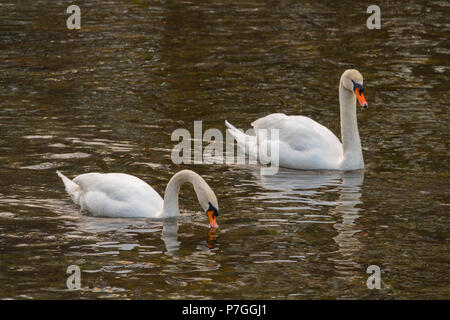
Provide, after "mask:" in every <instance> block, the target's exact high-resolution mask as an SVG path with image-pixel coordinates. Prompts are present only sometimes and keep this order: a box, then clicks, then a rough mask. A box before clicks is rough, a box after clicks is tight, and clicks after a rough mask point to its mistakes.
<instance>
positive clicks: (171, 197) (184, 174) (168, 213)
mask: <svg viewBox="0 0 450 320" xmlns="http://www.w3.org/2000/svg"><path fill="white" fill-rule="evenodd" d="M199 178H200V176H199V175H197V174H196V173H194V172H192V171H190V170H182V171H180V172H178V173H176V174H175V175H174V176H173V177H172V178H171V179H170V181H169V183H168V184H167V187H166V191H165V192H164V205H163V211H162V214H161V217H162V218H168V217H176V216H178V214H179V213H180V209H179V206H178V196H179V193H180V188H181V185H182V184H183V183H185V182H189V183H191V184H192V185H193V186H194V190H195V192H196V194H197V197H198V193H199V191H198V188H197V185H198V179H199ZM200 179H201V178H200Z"/></svg>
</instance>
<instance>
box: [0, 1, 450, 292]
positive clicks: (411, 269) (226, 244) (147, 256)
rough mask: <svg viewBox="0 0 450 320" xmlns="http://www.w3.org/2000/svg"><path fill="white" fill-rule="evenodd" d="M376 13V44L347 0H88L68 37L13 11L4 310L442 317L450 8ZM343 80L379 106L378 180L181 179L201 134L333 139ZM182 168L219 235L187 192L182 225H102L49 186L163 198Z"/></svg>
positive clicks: (372, 156)
mask: <svg viewBox="0 0 450 320" xmlns="http://www.w3.org/2000/svg"><path fill="white" fill-rule="evenodd" d="M379 5H380V7H381V10H382V15H383V19H382V26H381V29H380V30H367V28H366V19H367V14H366V10H365V9H366V8H365V7H364V5H355V2H354V1H347V0H344V1H339V2H338V3H337V2H336V1H319V2H318V1H290V0H287V1H281V2H278V1H266V2H261V1H259V2H258V1H253V0H245V1H221V0H218V1H195V2H193V1H156V2H155V1H150V2H149V1H140V0H136V1H124V0H119V1H115V2H114V6H112V5H110V4H109V3H106V2H105V1H100V0H92V1H84V2H83V5H81V12H82V16H83V17H82V26H81V30H79V31H76V32H75V31H68V30H67V29H66V28H65V21H66V18H67V15H66V14H65V10H64V8H65V7H66V6H67V4H66V3H65V2H64V1H47V0H42V1H29V2H26V1H12V0H4V1H2V3H1V5H0V21H2V28H3V29H2V32H0V48H1V50H0V60H1V62H2V63H1V64H0V73H1V74H2V77H0V98H1V99H0V105H1V106H0V182H1V183H0V298H14V299H31V298H68V299H69V298H70V299H73V298H131V299H142V298H146V299H189V298H193V299H194V298H205V299H206V298H216V299H230V298H234V299H255V298H259V299H286V298H287V299H307V298H349V299H353V298H379V299H385V298H448V297H449V295H448V292H449V290H448V285H447V284H446V281H445V280H446V279H447V278H448V275H447V274H446V270H448V262H447V261H448V241H449V237H448V225H449V216H448V207H449V205H450V204H449V197H448V190H449V187H450V185H449V182H448V172H449V163H448V134H447V132H448V111H447V108H446V106H447V104H448V95H447V94H446V93H447V92H448V91H449V83H450V81H449V79H448V75H449V72H448V71H449V64H448V61H449V59H448V58H449V54H450V52H449V50H448V48H447V47H448V45H447V43H448V34H449V31H450V30H449V26H448V24H445V21H447V20H446V19H447V18H448V14H447V13H446V10H447V8H448V4H447V3H446V2H443V1H425V0H417V1H413V2H404V3H402V2H392V1H391V2H389V3H388V4H387V3H380V4H379ZM43 8H45V10H43ZM347 68H357V69H358V70H360V71H361V73H362V74H363V75H364V82H365V90H366V98H367V100H368V103H369V106H370V107H369V108H368V109H367V110H365V111H364V112H361V111H359V110H358V124H359V130H360V135H361V142H362V146H363V153H364V159H365V164H366V170H365V172H355V173H342V172H299V171H292V170H280V172H279V174H277V175H275V176H260V174H259V169H257V168H251V167H245V166H238V165H222V164H211V163H209V164H203V165H182V166H178V165H175V164H173V163H172V161H171V159H170V153H171V149H172V148H173V146H174V145H175V143H174V142H173V141H171V139H170V136H171V133H172V132H173V130H175V129H177V128H186V129H188V130H189V131H190V132H191V134H192V133H193V121H194V120H203V130H204V131H206V130H207V129H209V128H217V129H220V130H222V132H223V133H225V126H224V120H225V119H227V120H229V121H230V122H231V123H233V124H234V125H236V126H237V127H240V128H248V126H249V123H250V122H251V121H253V120H255V119H257V118H259V117H262V116H265V115H267V114H269V113H273V112H284V113H287V114H292V115H294V114H301V115H305V116H309V117H311V118H312V119H314V120H316V121H318V122H320V123H321V124H323V125H325V126H326V127H328V128H330V130H332V131H333V132H334V133H336V134H337V135H339V110H338V88H337V85H338V81H339V77H340V75H341V73H342V71H343V70H345V69H347ZM184 168H189V169H193V170H195V171H196V172H198V173H199V174H201V175H202V176H203V177H204V178H205V180H207V181H208V183H209V184H210V185H211V187H212V188H213V189H214V191H215V192H216V194H217V196H218V199H219V204H220V208H221V215H220V216H219V218H218V223H219V225H220V228H219V229H218V230H215V231H214V232H213V231H211V230H210V229H209V227H208V219H207V217H206V216H205V214H204V212H200V208H199V206H198V203H197V200H196V197H195V193H194V192H193V191H192V190H191V189H190V188H188V187H186V188H185V189H184V190H183V192H182V194H181V198H180V205H181V208H182V214H181V216H180V217H179V218H178V219H177V220H173V221H158V220H151V219H105V218H95V217H90V216H87V215H85V214H82V213H80V212H79V210H78V208H77V207H76V206H75V205H73V203H72V202H71V200H70V198H69V197H68V196H67V194H66V192H65V191H64V187H63V185H62V184H61V181H60V180H59V178H58V177H57V176H56V174H55V170H56V169H58V170H61V171H62V172H64V174H66V175H67V176H69V177H74V176H76V175H78V174H81V173H86V172H125V173H130V174H133V175H136V176H138V177H140V178H142V179H143V180H145V181H147V182H148V183H149V184H150V185H152V186H154V188H155V189H156V191H158V193H160V194H162V193H163V192H164V188H165V186H166V185H167V182H168V180H169V179H170V177H171V176H172V175H173V174H174V173H175V172H177V171H179V170H180V169H184ZM363 179H364V181H363ZM72 264H76V265H79V266H80V268H81V270H82V279H83V280H82V290H81V291H79V292H70V291H68V290H67V289H66V286H65V284H66V279H67V278H66V277H67V274H66V269H67V267H68V266H69V265H72ZM372 264H376V265H379V266H380V268H381V270H382V282H383V287H382V289H381V290H368V289H367V287H366V280H367V276H368V275H367V274H366V268H367V266H369V265H372ZM447 273H448V272H447Z"/></svg>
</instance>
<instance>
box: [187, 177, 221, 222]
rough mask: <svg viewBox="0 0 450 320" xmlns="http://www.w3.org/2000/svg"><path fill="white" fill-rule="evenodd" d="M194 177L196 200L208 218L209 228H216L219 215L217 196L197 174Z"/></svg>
mask: <svg viewBox="0 0 450 320" xmlns="http://www.w3.org/2000/svg"><path fill="white" fill-rule="evenodd" d="M195 176H196V178H195V179H194V181H193V185H194V189H195V192H196V193H197V198H198V202H199V203H200V205H201V207H202V208H203V210H204V211H205V212H206V215H207V216H208V219H209V224H210V225H211V228H218V227H219V225H218V224H217V220H216V219H217V216H218V215H219V204H218V202H217V197H216V194H215V193H214V191H213V190H212V189H211V187H210V186H209V185H208V183H206V181H205V180H203V178H202V177H201V176H199V175H197V174H196V175H195Z"/></svg>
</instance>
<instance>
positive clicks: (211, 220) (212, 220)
mask: <svg viewBox="0 0 450 320" xmlns="http://www.w3.org/2000/svg"><path fill="white" fill-rule="evenodd" d="M208 218H209V224H210V225H211V228H214V229H217V228H218V227H219V225H218V224H217V221H216V215H215V213H214V211H213V210H209V211H208Z"/></svg>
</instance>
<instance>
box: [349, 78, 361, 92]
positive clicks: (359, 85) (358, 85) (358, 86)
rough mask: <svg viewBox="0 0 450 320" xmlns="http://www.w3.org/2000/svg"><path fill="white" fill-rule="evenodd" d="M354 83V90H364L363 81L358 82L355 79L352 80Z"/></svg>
mask: <svg viewBox="0 0 450 320" xmlns="http://www.w3.org/2000/svg"><path fill="white" fill-rule="evenodd" d="M352 83H353V91H355V90H356V89H359V92H360V93H363V92H364V86H363V85H362V84H361V83H358V82H356V81H354V80H352Z"/></svg>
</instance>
